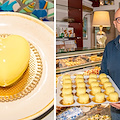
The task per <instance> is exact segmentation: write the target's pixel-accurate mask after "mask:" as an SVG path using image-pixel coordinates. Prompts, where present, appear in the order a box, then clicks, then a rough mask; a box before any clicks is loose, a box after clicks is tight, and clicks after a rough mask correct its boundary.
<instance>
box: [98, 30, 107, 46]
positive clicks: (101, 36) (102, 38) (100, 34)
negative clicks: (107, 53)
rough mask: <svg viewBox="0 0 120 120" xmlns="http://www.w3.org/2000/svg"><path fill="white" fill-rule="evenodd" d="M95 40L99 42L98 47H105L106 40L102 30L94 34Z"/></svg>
mask: <svg viewBox="0 0 120 120" xmlns="http://www.w3.org/2000/svg"><path fill="white" fill-rule="evenodd" d="M96 39H97V42H98V43H99V45H100V47H103V48H104V47H105V41H106V40H107V37H106V34H105V32H103V31H99V32H97V34H96Z"/></svg>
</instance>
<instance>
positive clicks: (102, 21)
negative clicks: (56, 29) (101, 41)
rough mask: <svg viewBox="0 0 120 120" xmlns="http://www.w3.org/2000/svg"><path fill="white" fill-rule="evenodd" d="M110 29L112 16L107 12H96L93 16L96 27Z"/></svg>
mask: <svg viewBox="0 0 120 120" xmlns="http://www.w3.org/2000/svg"><path fill="white" fill-rule="evenodd" d="M100 25H101V26H102V27H110V16H109V12H107V11H95V12H94V16H93V26H94V27H99V26H100Z"/></svg>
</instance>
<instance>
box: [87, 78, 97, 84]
mask: <svg viewBox="0 0 120 120" xmlns="http://www.w3.org/2000/svg"><path fill="white" fill-rule="evenodd" d="M92 82H97V79H96V78H89V79H88V83H89V84H91V83H92Z"/></svg>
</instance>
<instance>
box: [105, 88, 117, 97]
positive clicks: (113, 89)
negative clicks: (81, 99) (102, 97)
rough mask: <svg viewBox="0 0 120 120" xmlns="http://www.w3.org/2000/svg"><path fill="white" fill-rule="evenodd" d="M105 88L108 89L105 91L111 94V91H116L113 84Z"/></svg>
mask: <svg viewBox="0 0 120 120" xmlns="http://www.w3.org/2000/svg"><path fill="white" fill-rule="evenodd" d="M105 90H106V91H105V93H106V95H109V94H110V93H111V92H114V91H115V88H114V87H112V86H110V87H106V89H105Z"/></svg>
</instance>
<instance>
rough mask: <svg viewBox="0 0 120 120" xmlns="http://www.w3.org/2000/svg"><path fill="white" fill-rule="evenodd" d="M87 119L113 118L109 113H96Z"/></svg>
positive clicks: (107, 119) (101, 119)
mask: <svg viewBox="0 0 120 120" xmlns="http://www.w3.org/2000/svg"><path fill="white" fill-rule="evenodd" d="M86 120H111V118H110V116H109V115H100V114H96V115H93V116H91V117H89V118H87V119H86Z"/></svg>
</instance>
